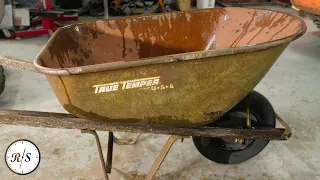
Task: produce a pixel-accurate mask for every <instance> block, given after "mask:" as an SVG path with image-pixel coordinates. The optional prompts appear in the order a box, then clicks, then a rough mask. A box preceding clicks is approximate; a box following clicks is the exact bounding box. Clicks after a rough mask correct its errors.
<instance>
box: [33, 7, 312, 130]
mask: <svg viewBox="0 0 320 180" xmlns="http://www.w3.org/2000/svg"><path fill="white" fill-rule="evenodd" d="M305 30H306V26H305V24H304V22H303V21H302V20H301V19H299V18H296V17H295V16H292V15H289V14H285V13H281V12H274V11H270V10H257V9H245V8H215V9H207V10H198V11H187V12H175V13H166V14H157V15H149V16H136V17H129V18H119V19H109V20H98V21H89V22H84V23H77V24H74V25H71V26H69V27H65V28H61V29H60V30H58V31H57V32H56V34H55V35H54V36H53V37H52V38H51V40H50V41H49V42H48V44H47V45H46V47H45V48H44V49H43V50H42V52H41V53H40V55H39V56H38V58H37V60H36V61H35V65H36V68H37V69H38V71H40V72H43V73H45V74H47V78H48V80H49V82H50V84H51V86H52V87H53V89H54V91H55V93H56V95H57V97H58V99H59V101H60V103H61V104H62V105H63V106H64V108H65V109H66V110H67V111H69V112H70V113H71V114H73V115H75V116H78V117H84V118H88V119H92V120H99V121H108V122H115V121H116V122H129V123H146V124H179V125H190V124H207V123H210V122H212V121H214V120H216V119H217V118H219V117H220V116H221V115H222V114H223V113H225V112H226V111H228V110H229V109H230V108H232V107H233V106H234V105H235V104H237V103H238V102H239V101H240V100H241V99H242V98H243V97H245V96H246V95H247V94H248V93H249V92H250V91H251V90H252V89H253V88H254V87H255V86H256V85H257V84H258V82H259V81H260V80H261V79H262V78H263V76H264V75H265V74H266V73H267V71H268V70H269V69H270V68H271V66H272V65H273V63H274V62H275V61H276V59H277V58H278V57H279V55H280V54H281V53H282V51H283V50H284V49H285V48H286V46H287V45H288V44H289V43H290V41H292V40H293V39H295V38H298V37H300V36H301V35H302V34H303V33H304V32H305ZM150 77H159V78H160V80H159V83H158V84H155V85H152V86H143V87H141V88H130V89H123V88H122V86H123V84H121V83H120V84H119V83H118V85H119V87H118V86H117V87H115V88H118V89H115V91H112V92H101V93H96V92H97V91H96V90H97V89H95V88H94V87H93V86H95V85H98V84H108V83H114V82H122V81H127V80H136V79H143V78H150ZM150 84H151V81H150ZM150 84H149V85H150ZM131 86H132V85H131V84H130V86H128V87H131ZM107 88H108V87H106V89H107Z"/></svg>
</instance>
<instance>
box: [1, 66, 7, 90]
mask: <svg viewBox="0 0 320 180" xmlns="http://www.w3.org/2000/svg"><path fill="white" fill-rule="evenodd" d="M5 82H6V77H5V76H4V69H3V67H2V66H1V65H0V94H2V92H3V90H4V87H5Z"/></svg>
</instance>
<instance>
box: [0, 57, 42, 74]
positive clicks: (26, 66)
mask: <svg viewBox="0 0 320 180" xmlns="http://www.w3.org/2000/svg"><path fill="white" fill-rule="evenodd" d="M0 65H3V66H7V67H11V68H14V69H19V70H25V71H32V72H38V71H37V70H36V69H35V67H34V65H33V62H32V61H31V60H26V59H21V58H17V57H13V56H0Z"/></svg>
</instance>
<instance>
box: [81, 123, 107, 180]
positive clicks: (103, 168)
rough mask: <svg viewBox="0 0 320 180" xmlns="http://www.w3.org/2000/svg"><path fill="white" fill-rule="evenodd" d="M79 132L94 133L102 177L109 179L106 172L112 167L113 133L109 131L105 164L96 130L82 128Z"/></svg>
mask: <svg viewBox="0 0 320 180" xmlns="http://www.w3.org/2000/svg"><path fill="white" fill-rule="evenodd" d="M81 133H88V134H92V135H94V137H95V139H96V144H97V147H98V152H99V157H100V161H101V166H102V170H103V174H104V178H105V180H109V177H108V173H110V172H111V168H112V151H113V133H112V132H109V141H108V154H107V164H106V163H105V161H104V158H103V152H102V148H101V143H100V139H99V136H98V134H97V132H96V131H95V130H86V129H82V130H81Z"/></svg>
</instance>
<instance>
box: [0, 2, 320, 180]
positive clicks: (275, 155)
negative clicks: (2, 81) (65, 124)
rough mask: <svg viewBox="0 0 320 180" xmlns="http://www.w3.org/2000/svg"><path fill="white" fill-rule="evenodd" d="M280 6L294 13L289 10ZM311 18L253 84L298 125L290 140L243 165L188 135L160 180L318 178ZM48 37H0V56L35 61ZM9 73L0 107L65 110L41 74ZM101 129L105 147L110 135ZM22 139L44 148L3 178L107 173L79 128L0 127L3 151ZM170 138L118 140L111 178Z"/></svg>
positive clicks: (318, 99)
mask: <svg viewBox="0 0 320 180" xmlns="http://www.w3.org/2000/svg"><path fill="white" fill-rule="evenodd" d="M264 8H266V7H264ZM276 9H280V10H281V9H282V10H284V11H290V12H292V13H295V12H294V11H293V10H291V9H290V8H287V9H283V8H280V7H276ZM306 22H307V25H308V32H307V33H306V34H305V35H304V36H303V37H302V38H300V39H299V40H297V41H295V42H294V43H292V44H291V45H290V46H289V47H288V48H287V49H286V50H285V52H284V53H283V54H282V55H281V56H280V58H279V59H278V61H277V62H276V64H275V65H274V66H273V67H272V69H271V70H270V72H269V73H268V74H267V76H266V77H265V78H264V79H263V80H262V81H261V82H260V84H259V85H258V86H257V87H256V90H257V91H259V92H261V93H262V94H264V95H265V96H266V97H267V98H268V99H269V100H270V101H271V103H272V104H273V106H274V108H275V110H276V111H277V112H278V113H279V114H280V115H281V116H282V117H283V118H284V119H285V120H286V121H287V122H288V123H289V125H290V126H291V127H292V128H293V136H292V138H291V139H290V140H289V141H285V142H280V141H273V142H271V143H270V144H269V145H268V146H267V148H266V149H265V150H264V151H263V152H261V153H260V154H259V155H257V156H256V157H254V158H253V159H251V160H249V161H247V162H244V163H241V164H238V165H221V164H216V163H213V162H210V161H209V160H206V159H205V158H204V157H202V156H201V155H200V153H198V151H197V150H196V148H195V147H194V145H193V142H192V141H191V140H190V139H187V140H185V141H184V142H183V143H180V142H178V143H176V144H175V145H174V146H173V149H172V151H171V152H170V153H169V155H168V158H167V159H166V161H165V162H164V164H163V166H161V168H160V170H159V171H158V173H157V175H156V179H163V180H165V179H166V180H171V179H189V180H194V179H253V180H256V179H319V180H320V171H319V169H320V126H319V124H320V110H319V107H320V83H319V78H320V71H319V69H320V30H319V29H317V28H316V27H315V26H314V25H313V24H312V22H311V21H310V20H306ZM47 40H48V37H47V36H42V37H37V38H29V39H26V38H25V39H22V40H10V41H8V40H6V41H5V40H1V41H0V47H1V48H0V54H1V55H14V56H17V57H22V58H28V59H33V58H34V57H35V56H36V55H37V53H38V52H39V51H40V49H41V48H42V46H43V45H44V44H45V43H46V41H47ZM5 71H6V78H7V81H6V88H5V91H4V93H3V94H2V95H1V96H0V108H8V109H21V110H35V111H52V112H65V111H64V109H63V108H62V107H61V106H60V104H59V102H58V101H57V99H56V97H55V95H54V94H53V92H52V90H51V88H50V86H49V84H48V82H47V80H46V78H45V77H44V76H43V75H40V74H36V73H31V72H24V71H17V70H13V69H8V68H6V69H5ZM99 135H100V137H101V139H102V144H103V147H104V149H105V150H106V143H107V133H104V132H99ZM118 135H119V134H118ZM120 135H121V136H122V137H124V136H126V135H125V134H120ZM21 138H24V139H28V140H31V141H33V142H34V143H35V144H36V145H37V146H38V147H39V149H40V151H41V163H40V166H39V167H38V169H37V170H36V171H35V172H33V173H32V174H30V175H26V176H19V175H16V174H13V173H12V172H11V171H10V170H9V169H8V168H7V167H6V164H5V162H4V160H0V179H2V180H5V179H81V180H84V179H103V173H102V171H101V169H100V168H101V165H100V161H99V156H98V152H97V147H96V144H95V139H94V138H93V136H91V135H88V134H81V133H80V131H78V130H59V129H44V128H30V127H22V126H9V125H0V144H1V146H0V157H1V156H4V153H5V150H6V148H7V147H8V145H9V144H10V143H12V142H13V141H15V140H17V139H21ZM167 138H168V136H163V135H162V136H161V135H150V134H145V135H143V136H142V137H141V139H140V140H139V142H138V143H137V144H135V145H133V146H120V145H115V146H114V157H113V158H114V162H113V169H112V173H111V179H112V180H118V179H126V180H129V179H130V180H133V179H143V178H144V177H145V175H146V173H147V172H148V170H149V168H150V167H151V165H152V163H153V160H154V159H155V157H156V156H157V154H158V152H159V151H160V149H161V147H162V145H163V144H164V143H165V141H166V139H167ZM0 159H2V158H0Z"/></svg>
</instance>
